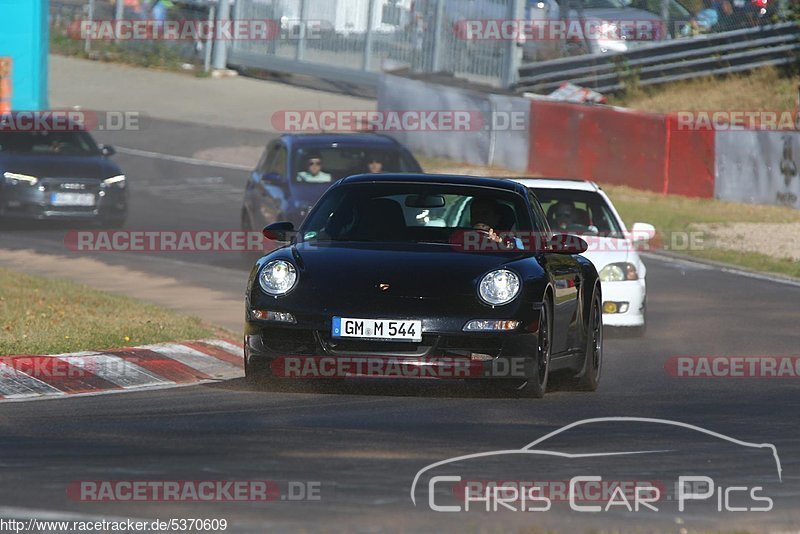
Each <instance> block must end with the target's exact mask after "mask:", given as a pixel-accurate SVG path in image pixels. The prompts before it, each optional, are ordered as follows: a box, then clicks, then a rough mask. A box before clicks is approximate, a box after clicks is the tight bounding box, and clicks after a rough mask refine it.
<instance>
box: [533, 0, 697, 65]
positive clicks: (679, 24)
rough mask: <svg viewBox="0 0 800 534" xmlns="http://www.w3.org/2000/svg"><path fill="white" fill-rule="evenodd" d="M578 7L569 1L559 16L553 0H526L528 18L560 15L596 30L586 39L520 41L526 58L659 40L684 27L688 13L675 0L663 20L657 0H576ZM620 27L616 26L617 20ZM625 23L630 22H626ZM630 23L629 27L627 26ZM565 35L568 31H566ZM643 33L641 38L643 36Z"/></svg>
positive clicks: (591, 51)
mask: <svg viewBox="0 0 800 534" xmlns="http://www.w3.org/2000/svg"><path fill="white" fill-rule="evenodd" d="M579 1H581V2H582V4H581V5H580V7H581V8H582V9H581V11H579V10H578V9H577V8H576V7H575V6H576V5H577V3H576V2H573V3H572V6H573V7H572V9H570V11H569V13H568V14H567V15H566V17H562V13H561V7H560V5H559V3H558V2H557V1H556V0H529V1H528V3H527V5H526V14H525V16H526V18H527V19H529V20H532V21H550V22H554V21H558V20H560V19H562V18H563V19H564V20H565V21H566V22H567V24H568V25H570V24H575V23H578V22H580V21H581V17H583V24H581V25H580V27H581V28H586V27H595V28H597V34H596V35H594V36H592V37H591V38H588V39H580V38H577V37H575V36H574V33H573V34H572V35H570V38H569V39H567V40H564V41H562V40H551V39H544V40H532V41H530V40H529V41H526V42H525V44H524V48H523V50H524V55H525V57H526V59H528V60H538V59H550V58H554V57H561V56H564V55H580V54H604V53H606V52H626V51H628V50H633V49H635V48H637V47H639V46H642V45H647V44H649V43H653V42H658V41H662V40H664V39H667V38H668V37H669V36H670V35H672V36H673V37H675V36H677V35H678V33H676V31H677V32H680V31H682V30H681V28H683V27H684V26H685V27H687V28H688V26H689V23H690V20H691V13H690V12H689V10H687V9H686V8H685V7H684V6H683V5H682V4H680V3H679V2H678V1H677V0H670V19H669V20H668V21H667V22H666V23H665V22H664V21H663V20H662V18H661V7H660V6H661V2H660V0H579ZM620 23H622V25H623V27H620V26H621V24H620ZM626 23H630V25H627V24H626ZM635 24H639V25H641V27H643V28H646V27H652V29H653V31H652V35H651V36H650V37H647V36H645V32H641V34H640V35H636V31H635V30H633V28H632V26H633V25H635ZM629 26H630V27H629ZM568 27H569V26H568ZM568 35H569V34H568ZM643 36H644V38H643Z"/></svg>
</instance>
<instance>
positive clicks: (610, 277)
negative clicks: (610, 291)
mask: <svg viewBox="0 0 800 534" xmlns="http://www.w3.org/2000/svg"><path fill="white" fill-rule="evenodd" d="M638 279H639V273H638V272H637V271H636V266H635V265H634V264H632V263H625V262H622V263H610V264H608V265H606V266H605V267H603V268H602V269H601V270H600V281H601V282H622V281H625V280H638Z"/></svg>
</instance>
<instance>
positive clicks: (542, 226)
mask: <svg viewBox="0 0 800 534" xmlns="http://www.w3.org/2000/svg"><path fill="white" fill-rule="evenodd" d="M528 202H530V203H531V206H532V207H533V223H534V225H535V226H536V230H539V231H542V232H547V233H552V231H551V230H550V226H549V225H548V224H547V216H546V215H545V214H544V211H542V206H541V205H540V204H539V200H537V198H536V196H535V195H534V194H533V193H532V192H530V191H528Z"/></svg>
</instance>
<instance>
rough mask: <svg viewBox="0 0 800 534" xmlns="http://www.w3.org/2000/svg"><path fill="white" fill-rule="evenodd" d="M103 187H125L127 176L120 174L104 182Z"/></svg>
mask: <svg viewBox="0 0 800 534" xmlns="http://www.w3.org/2000/svg"><path fill="white" fill-rule="evenodd" d="M103 185H116V186H117V187H125V175H124V174H119V175H117V176H112V177H111V178H106V179H105V180H103Z"/></svg>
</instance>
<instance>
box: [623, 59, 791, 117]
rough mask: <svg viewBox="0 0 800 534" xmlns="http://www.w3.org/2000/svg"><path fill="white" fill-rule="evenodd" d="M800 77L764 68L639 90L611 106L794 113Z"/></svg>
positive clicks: (659, 111) (644, 108) (663, 111)
mask: <svg viewBox="0 0 800 534" xmlns="http://www.w3.org/2000/svg"><path fill="white" fill-rule="evenodd" d="M798 86H800V74H798V73H797V71H796V67H795V69H794V70H787V69H777V68H774V67H765V68H761V69H757V70H754V71H752V72H749V73H746V74H737V75H731V76H727V77H723V78H719V77H707V78H699V79H696V80H689V81H684V82H676V83H671V84H667V85H663V86H659V87H654V88H640V89H637V90H636V91H633V92H631V93H629V94H625V95H620V96H612V97H610V98H609V104H612V105H615V106H624V107H628V108H633V109H639V110H643V111H651V112H658V113H668V112H673V111H714V110H736V111H745V110H748V111H749V110H760V111H793V110H795V109H796V107H797V90H798V89H797V88H798Z"/></svg>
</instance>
